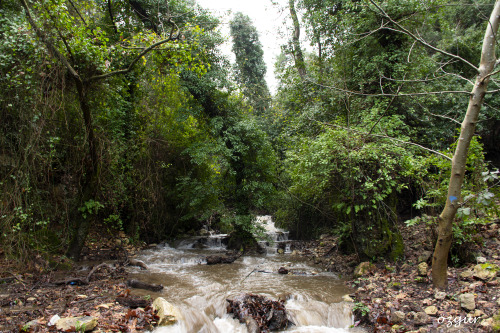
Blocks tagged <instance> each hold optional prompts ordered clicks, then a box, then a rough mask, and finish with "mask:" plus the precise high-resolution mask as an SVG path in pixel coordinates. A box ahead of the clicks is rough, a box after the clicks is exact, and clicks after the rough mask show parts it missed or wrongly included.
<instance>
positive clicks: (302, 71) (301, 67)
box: [288, 0, 307, 81]
mask: <svg viewBox="0 0 500 333" xmlns="http://www.w3.org/2000/svg"><path fill="white" fill-rule="evenodd" d="M294 1H295V0H289V1H288V4H289V6H290V15H291V16H292V21H293V27H294V33H293V36H292V40H293V57H294V58H295V67H296V68H297V71H298V72H299V75H300V78H301V79H302V81H304V80H305V78H306V75H307V71H306V63H305V62H304V55H303V53H302V49H301V48H300V23H299V19H298V18H297V12H296V11H295V2H294Z"/></svg>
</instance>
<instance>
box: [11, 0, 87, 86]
mask: <svg viewBox="0 0 500 333" xmlns="http://www.w3.org/2000/svg"><path fill="white" fill-rule="evenodd" d="M20 2H21V6H22V7H23V8H24V11H25V12H26V18H27V19H28V22H29V24H30V25H31V27H32V28H33V29H34V30H35V33H36V35H37V36H38V37H39V38H40V39H41V40H42V42H43V43H44V44H45V46H47V49H48V50H49V52H51V53H52V54H53V55H54V56H55V57H56V58H57V59H59V61H61V62H62V63H63V65H64V67H66V69H67V70H68V71H69V73H70V74H71V76H72V77H73V78H74V79H75V80H76V81H78V82H80V83H81V82H82V79H81V78H80V75H78V73H77V72H76V70H75V69H74V68H73V66H71V64H70V63H69V62H68V59H66V57H65V56H64V55H63V54H61V52H59V51H58V50H57V48H56V47H55V46H54V44H52V42H51V41H50V40H49V39H48V38H47V37H46V36H45V35H44V34H43V32H42V31H41V30H40V28H39V27H38V26H37V24H36V22H35V20H34V19H33V17H32V16H31V12H30V10H29V7H28V4H27V3H26V0H20Z"/></svg>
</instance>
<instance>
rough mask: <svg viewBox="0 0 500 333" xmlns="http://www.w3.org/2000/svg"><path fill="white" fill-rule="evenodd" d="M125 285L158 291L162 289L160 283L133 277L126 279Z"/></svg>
mask: <svg viewBox="0 0 500 333" xmlns="http://www.w3.org/2000/svg"><path fill="white" fill-rule="evenodd" d="M127 286H129V287H130V288H137V289H146V290H151V291H160V290H162V289H163V286H162V285H161V284H151V283H146V282H142V281H139V280H134V279H131V280H127Z"/></svg>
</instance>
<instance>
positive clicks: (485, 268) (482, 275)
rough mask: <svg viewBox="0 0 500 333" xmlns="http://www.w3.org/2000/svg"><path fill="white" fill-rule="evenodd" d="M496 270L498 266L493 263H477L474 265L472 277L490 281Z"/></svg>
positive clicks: (495, 274)
mask: <svg viewBox="0 0 500 333" xmlns="http://www.w3.org/2000/svg"><path fill="white" fill-rule="evenodd" d="M498 270H499V268H498V266H497V265H494V264H489V263H486V264H477V265H476V266H474V277H475V278H477V279H480V280H483V281H490V280H493V279H494V278H495V277H496V276H497V271H498Z"/></svg>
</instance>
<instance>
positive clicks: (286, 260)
mask: <svg viewBox="0 0 500 333" xmlns="http://www.w3.org/2000/svg"><path fill="white" fill-rule="evenodd" d="M256 222H257V223H260V224H261V225H262V227H263V228H264V229H265V230H266V233H267V234H268V237H269V238H270V240H266V242H268V243H269V247H267V249H268V251H267V253H268V254H267V255H260V256H257V255H256V256H242V257H240V258H239V259H237V260H236V261H235V262H234V263H232V264H219V265H206V264H205V262H204V258H205V257H206V256H207V255H211V254H214V253H217V251H218V252H221V251H222V250H223V249H224V247H225V245H224V240H225V239H226V238H227V235H207V236H203V237H195V238H191V239H189V240H183V241H181V242H179V243H177V244H173V245H175V246H172V247H171V246H169V245H166V244H165V245H163V246H157V247H156V248H153V249H147V250H144V251H143V252H142V253H140V254H139V255H138V257H137V259H139V260H141V261H143V262H144V263H146V265H148V267H149V270H147V271H141V270H139V269H138V268H133V267H132V268H130V269H131V270H132V271H131V275H132V276H131V278H135V279H139V280H142V281H144V282H148V283H154V284H163V285H164V286H165V288H164V289H163V290H162V291H161V292H157V293H155V292H150V291H146V290H141V289H134V290H133V294H135V295H138V296H146V295H149V296H150V297H152V298H156V297H160V296H161V297H164V298H165V299H166V300H167V301H169V302H170V303H172V304H174V305H175V306H176V307H177V308H178V309H179V310H180V312H181V313H182V319H181V320H179V322H178V323H177V324H175V325H172V326H167V327H161V328H157V329H155V330H154V333H173V332H175V333H191V332H204V333H219V332H220V333H232V332H234V333H246V332H247V329H246V326H245V325H244V324H241V323H239V322H238V320H236V319H233V318H232V317H231V316H230V315H228V314H227V311H226V306H227V302H226V299H233V298H236V297H238V296H239V295H241V294H244V293H253V294H259V295H263V296H266V297H269V298H272V299H286V303H285V307H286V308H287V311H288V314H289V319H290V320H292V321H293V322H294V323H295V326H293V327H291V328H289V329H288V330H287V332H302V333H306V332H308V333H315V332H318V333H320V332H321V333H330V332H361V330H360V329H359V328H356V329H351V328H349V326H351V325H352V324H353V317H352V314H351V307H352V305H351V304H348V303H345V302H342V296H343V295H345V294H347V293H349V290H348V289H347V288H346V287H345V286H344V283H343V281H342V280H340V279H339V278H338V277H337V276H336V275H335V274H333V273H330V272H323V271H321V270H320V269H319V268H318V267H315V266H312V264H311V263H310V262H309V261H307V260H306V259H305V258H301V257H298V256H294V255H291V254H290V253H288V252H289V250H287V251H285V253H283V254H280V255H276V253H277V251H278V249H279V248H283V249H285V248H286V246H287V244H289V241H288V233H287V232H286V231H284V230H281V229H279V228H276V227H275V226H274V223H273V222H272V219H271V217H270V216H259V217H258V218H257V221H256ZM280 252H281V251H280ZM281 267H285V268H286V269H287V270H289V271H290V272H292V273H291V274H287V275H282V274H278V270H279V269H280V268H281ZM293 272H299V273H300V274H295V273H293Z"/></svg>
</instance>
